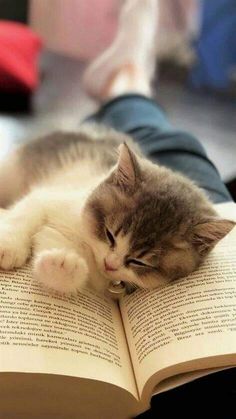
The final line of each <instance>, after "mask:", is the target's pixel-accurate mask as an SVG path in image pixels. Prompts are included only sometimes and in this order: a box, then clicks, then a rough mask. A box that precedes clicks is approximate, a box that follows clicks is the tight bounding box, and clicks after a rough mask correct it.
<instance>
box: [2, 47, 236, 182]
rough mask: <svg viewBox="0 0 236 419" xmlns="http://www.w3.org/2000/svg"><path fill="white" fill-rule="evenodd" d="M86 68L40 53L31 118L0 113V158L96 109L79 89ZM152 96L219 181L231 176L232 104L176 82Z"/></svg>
mask: <svg viewBox="0 0 236 419" xmlns="http://www.w3.org/2000/svg"><path fill="white" fill-rule="evenodd" d="M84 68H85V65H84V64H83V63H81V62H78V61H76V60H73V59H69V58H65V57H62V56H59V55H55V54H52V53H48V52H45V53H44V54H43V56H42V59H41V84H40V87H39V89H38V91H37V93H36V94H35V95H34V98H33V106H32V107H33V112H32V113H31V114H14V115H13V114H12V115H11V114H0V138H1V150H0V157H3V156H4V155H6V154H7V153H8V151H9V150H10V149H11V148H12V147H13V146H14V145H15V144H18V143H20V142H22V141H24V140H25V139H29V138H34V137H37V136H39V135H43V134H44V133H46V132H49V131H51V130H54V129H66V130H74V129H77V127H78V125H79V122H80V121H81V120H82V119H83V118H84V117H85V116H86V115H88V114H89V113H90V112H92V111H93V110H95V109H96V104H95V103H94V102H93V101H92V100H91V99H89V98H88V97H87V96H86V94H85V92H84V91H83V89H82V86H81V76H82V73H83V71H84ZM156 94H157V98H158V100H159V102H160V103H161V104H162V105H163V106H164V108H165V109H166V110H167V112H168V114H169V116H170V119H171V120H172V122H173V123H174V124H175V125H176V126H178V127H179V128H181V129H186V130H188V131H190V132H192V133H193V134H195V135H196V136H197V137H198V138H199V139H200V140H201V141H202V142H203V143H204V145H205V147H206V149H207V151H208V154H209V155H210V157H211V159H212V160H213V162H214V163H215V164H216V166H217V167H218V169H219V171H220V173H221V175H222V177H223V179H224V180H225V181H228V180H229V179H231V178H232V177H235V176H236V103H232V102H229V101H228V102H227V101H223V100H222V99H221V100H220V99H216V98H214V97H212V96H209V95H208V96H206V95H205V96H203V95H200V94H196V93H195V92H191V91H190V90H189V89H188V88H186V87H183V86H182V85H180V84H178V83H176V82H175V83H173V82H171V83H170V82H166V81H165V82H164V81H162V82H160V83H157V89H156Z"/></svg>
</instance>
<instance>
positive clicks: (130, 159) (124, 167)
mask: <svg viewBox="0 0 236 419" xmlns="http://www.w3.org/2000/svg"><path fill="white" fill-rule="evenodd" d="M118 150H119V158H118V163H117V168H116V173H115V178H116V183H117V184H118V185H119V186H120V187H122V188H123V189H125V190H126V189H129V190H132V189H133V188H134V187H135V185H136V183H137V181H138V180H139V178H140V167H139V163H138V161H137V158H136V156H135V154H134V153H133V151H131V150H130V148H129V147H128V145H127V144H126V143H123V144H121V145H120V146H119V148H118Z"/></svg>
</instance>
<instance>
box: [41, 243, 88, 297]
mask: <svg viewBox="0 0 236 419" xmlns="http://www.w3.org/2000/svg"><path fill="white" fill-rule="evenodd" d="M34 274H35V277H36V278H37V279H38V281H39V282H41V283H42V284H43V285H45V286H46V287H47V288H52V289H54V290H56V291H58V292H60V293H76V291H77V290H78V289H80V288H82V287H83V286H84V285H85V284H86V281H87V276H88V266H87V263H86V261H85V260H84V259H83V258H81V257H80V256H78V255H77V254H76V253H75V252H73V251H68V250H64V249H62V250H60V249H51V250H45V251H43V252H41V253H39V254H38V255H37V256H36V258H35V260H34Z"/></svg>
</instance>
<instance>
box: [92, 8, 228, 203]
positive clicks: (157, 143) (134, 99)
mask: <svg viewBox="0 0 236 419" xmlns="http://www.w3.org/2000/svg"><path fill="white" fill-rule="evenodd" d="M157 3H158V2H157V0H128V1H127V2H126V4H125V8H124V9H123V10H122V14H121V19H120V24H119V30H118V34H117V37H116V39H115V41H114V43H113V44H112V46H111V47H110V48H109V49H108V50H107V51H105V53H104V54H102V56H100V57H98V59H96V60H95V62H94V63H92V64H91V66H90V67H89V68H88V70H87V72H86V74H85V77H84V80H85V87H86V89H87V91H88V92H89V93H90V94H92V95H93V96H94V97H96V98H97V100H99V101H100V102H104V101H105V104H103V105H102V106H101V107H100V109H99V110H98V112H97V113H96V114H94V115H93V116H91V117H90V118H89V120H90V121H95V122H99V123H102V124H106V125H108V126H111V127H113V128H115V129H116V130H118V131H122V132H125V133H127V134H129V135H131V136H132V137H133V139H134V140H136V141H137V142H138V143H139V145H140V147H141V148H142V150H143V151H144V153H145V154H146V155H147V157H149V158H150V159H151V160H152V161H153V162H156V163H158V164H162V165H164V166H167V167H169V168H171V169H173V170H175V171H179V172H181V173H183V174H185V175H186V176H187V177H189V178H191V179H192V180H193V181H195V182H196V183H197V184H198V185H199V186H200V187H201V188H203V189H204V190H205V191H206V193H207V195H208V196H209V198H210V199H211V200H212V201H213V202H215V203H218V202H226V201H230V200H231V197H230V194H229V192H228V191H227V189H226V187H225V185H224V184H223V182H222V180H221V178H220V176H219V173H218V171H217V169H216V168H215V166H214V165H213V164H212V162H211V161H210V160H209V158H208V157H207V154H206V151H205V150H204V148H203V146H202V145H201V143H200V142H199V141H198V140H197V139H196V138H195V137H194V136H193V135H191V134H190V133H187V132H184V131H181V130H179V129H176V128H174V127H172V126H171V124H170V122H169V121H168V119H167V116H166V114H165V112H164V111H163V110H162V108H161V107H160V106H159V105H158V104H156V103H155V102H154V101H153V100H152V99H151V98H150V96H151V93H150V92H151V78H152V75H153V73H154V61H155V60H154V57H153V51H152V48H150V44H153V43H154V41H155V33H156V30H155V26H156V25H155V22H156V20H155V19H156V18H157V11H156V5H157ZM155 13H156V18H155V19H153V16H155ZM134 17H135V18H134ZM147 27H148V30H147V29H146V28H147ZM117 63H118V64H117ZM147 63H148V69H147ZM96 74H97V77H96Z"/></svg>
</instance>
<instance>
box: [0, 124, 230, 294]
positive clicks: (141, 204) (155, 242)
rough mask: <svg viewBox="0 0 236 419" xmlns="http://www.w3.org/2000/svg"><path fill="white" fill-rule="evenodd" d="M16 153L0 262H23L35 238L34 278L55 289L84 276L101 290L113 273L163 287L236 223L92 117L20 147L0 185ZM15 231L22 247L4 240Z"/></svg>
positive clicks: (75, 284)
mask: <svg viewBox="0 0 236 419" xmlns="http://www.w3.org/2000/svg"><path fill="white" fill-rule="evenodd" d="M120 143H124V145H123V146H122V147H121V149H120V156H119V159H118V163H117V155H118V153H117V147H118V145H119V144H120ZM13 161H14V170H15V171H16V173H15V176H17V182H16V186H14V185H13V184H12V188H11V183H8V185H9V190H8V192H7V191H6V188H5V189H4V188H3V187H2V191H3V193H2V197H1V194H0V198H1V202H2V204H3V205H4V204H5V205H9V204H11V202H12V201H15V202H16V204H15V205H14V206H13V207H10V209H9V210H7V211H6V215H5V217H6V218H5V220H6V225H7V228H6V227H4V226H2V230H1V225H0V253H1V249H3V250H2V256H1V257H2V261H1V267H2V268H4V269H8V268H12V267H13V266H20V265H22V264H23V263H24V262H25V260H26V259H27V257H28V256H29V250H30V248H32V246H33V248H34V253H35V255H34V271H35V275H36V277H37V278H38V279H39V280H40V281H41V282H44V284H45V285H46V286H48V287H52V288H55V289H57V290H58V291H61V292H74V291H76V290H77V289H78V288H79V287H80V286H83V285H84V284H85V283H86V282H89V283H90V284H92V285H93V286H94V287H95V288H97V289H100V290H104V289H105V288H106V286H107V284H108V282H109V281H110V280H123V281H127V283H129V284H133V285H134V286H135V287H137V286H140V287H145V288H154V287H155V286H159V285H163V284H165V283H168V282H169V281H171V280H174V279H176V278H179V277H182V276H185V275H187V274H189V273H190V272H192V271H193V270H194V269H196V268H197V267H198V266H199V264H200V263H201V262H202V261H203V260H204V258H205V257H206V255H207V254H208V253H209V251H210V250H211V249H212V248H213V247H214V246H215V244H216V243H217V242H218V241H219V240H220V239H222V238H223V237H224V236H225V235H226V234H227V233H228V232H229V231H230V230H231V229H232V228H233V226H234V223H233V222H231V221H228V220H221V219H220V218H219V217H218V216H217V214H216V211H215V210H214V208H213V206H212V204H211V203H210V201H209V200H208V199H207V197H206V195H205V193H204V192H203V191H202V190H200V189H199V188H198V187H197V186H196V185H194V184H193V182H191V181H190V180H188V179H187V178H185V177H183V176H182V175H180V174H178V173H174V172H172V171H171V170H169V169H167V168H165V167H161V166H158V165H154V164H152V163H151V162H149V161H148V160H146V159H145V157H144V156H143V155H142V153H141V151H140V150H139V148H138V147H137V145H136V144H135V143H133V141H132V139H131V138H130V137H128V136H126V135H124V134H121V133H117V132H115V131H113V130H111V129H108V128H105V127H100V126H99V127H98V126H93V125H88V126H84V127H82V128H81V131H80V132H78V133H61V132H58V133H54V134H51V135H48V136H46V137H44V138H41V139H38V140H36V141H34V142H31V143H29V144H26V145H23V146H22V147H21V148H20V149H19V150H18V151H17V153H14V155H13V156H12V157H11V158H10V159H9V160H8V162H9V164H8V165H7V163H5V165H3V169H2V172H1V170H0V174H1V175H2V185H3V174H4V173H5V182H6V181H7V176H8V175H10V172H9V171H10V170H12V162H13ZM4 170H5V172H4ZM7 170H8V172H9V173H8V174H7ZM83 173H84V179H83ZM11 176H12V174H11ZM9 179H10V177H9ZM0 186H1V185H0ZM81 191H82V192H81ZM0 192H1V191H0ZM81 194H82V195H81ZM23 196H24V198H22V197H23ZM52 196H53V199H54V200H53V199H52ZM21 198H22V199H21ZM35 202H36V203H37V205H36V207H37V208H36V207H35V205H34V204H35ZM40 205H41V206H42V207H43V208H44V207H45V209H44V210H43V211H42V210H41V209H40V207H39V206H40ZM30 206H31V208H32V211H31V213H30ZM60 207H61V208H60ZM37 211H38V212H39V214H40V216H38V215H37ZM76 211H77V218H76V215H75V214H76ZM26 212H27V214H26ZM24 217H25V220H23V218H24ZM27 217H28V223H29V224H30V222H31V221H30V220H31V218H32V225H31V226H30V227H29V225H27ZM15 220H18V223H19V222H20V223H21V226H20V227H19V226H18V227H17V225H16V223H15ZM23 225H25V228H23ZM17 228H18V230H19V234H18V233H17ZM14 229H15V231H16V236H17V237H19V239H20V233H21V234H22V235H23V237H25V239H23V240H22V243H23V244H21V246H24V245H25V249H24V252H23V254H21V255H19V254H17V255H16V252H17V246H16V244H15V243H14V245H12V246H11V241H10V240H9V234H14ZM1 232H2V235H1ZM7 234H8V236H7ZM24 235H25V236H24ZM1 236H2V238H1ZM57 236H58V242H57V238H55V237H57ZM7 237H8V238H7ZM45 243H46V245H45ZM4 246H5V253H4ZM9 251H10V255H12V257H11V256H10V258H9V257H8V262H7V260H6V257H5V259H4V254H5V255H6V254H8V256H9ZM7 252H8V253H7ZM11 252H13V253H11ZM18 253H19V252H18ZM68 255H69V256H68ZM4 260H5V262H4ZM14 261H15V263H14ZM104 263H105V268H104ZM53 266H54V267H55V269H54V270H53ZM66 266H67V267H68V269H66ZM106 266H108V267H112V268H114V269H106ZM72 271H73V272H72ZM70 272H72V273H71V279H70ZM50 275H51V276H52V275H54V280H53V281H52V280H50ZM57 278H58V281H57ZM63 281H65V282H63Z"/></svg>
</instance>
